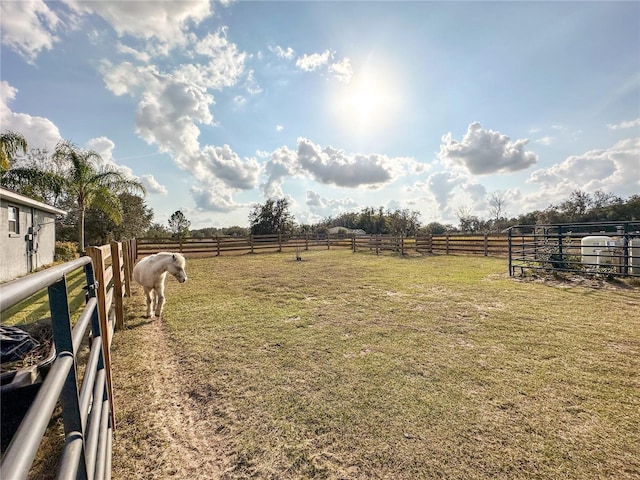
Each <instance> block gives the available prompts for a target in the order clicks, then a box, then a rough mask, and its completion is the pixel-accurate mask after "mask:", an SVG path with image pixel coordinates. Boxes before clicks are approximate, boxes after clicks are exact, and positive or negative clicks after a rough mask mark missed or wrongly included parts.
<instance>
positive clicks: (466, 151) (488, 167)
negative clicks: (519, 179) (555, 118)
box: [439, 122, 538, 175]
mask: <svg viewBox="0 0 640 480" xmlns="http://www.w3.org/2000/svg"><path fill="white" fill-rule="evenodd" d="M442 142H443V143H442V144H441V145H440V154H439V158H440V160H441V161H442V162H443V163H444V164H446V165H450V166H458V167H463V168H465V169H466V170H468V171H469V172H470V173H472V174H475V175H488V174H492V173H510V172H516V171H519V170H524V169H526V168H528V167H530V166H532V165H534V164H535V163H536V162H537V161H538V156H537V155H536V154H535V153H533V152H530V151H525V149H524V147H525V146H526V144H527V143H528V142H529V140H527V139H519V140H516V141H515V142H512V141H511V139H510V138H509V137H507V136H506V135H503V134H501V133H500V132H495V131H493V130H484V129H483V128H482V125H480V123H479V122H474V123H472V124H470V125H469V127H468V129H467V133H466V134H465V135H464V137H463V139H462V141H461V142H458V141H456V140H454V139H453V138H452V136H451V133H448V134H447V135H445V136H443V137H442Z"/></svg>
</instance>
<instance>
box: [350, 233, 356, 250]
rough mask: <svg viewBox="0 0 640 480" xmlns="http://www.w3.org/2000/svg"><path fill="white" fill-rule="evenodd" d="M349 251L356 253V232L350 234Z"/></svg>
mask: <svg viewBox="0 0 640 480" xmlns="http://www.w3.org/2000/svg"><path fill="white" fill-rule="evenodd" d="M351 251H352V252H353V253H356V234H355V233H352V234H351Z"/></svg>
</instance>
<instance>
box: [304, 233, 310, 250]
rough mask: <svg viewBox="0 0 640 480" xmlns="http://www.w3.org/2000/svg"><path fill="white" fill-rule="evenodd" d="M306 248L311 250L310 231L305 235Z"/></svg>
mask: <svg viewBox="0 0 640 480" xmlns="http://www.w3.org/2000/svg"><path fill="white" fill-rule="evenodd" d="M304 249H305V250H309V232H307V234H306V235H305V241H304Z"/></svg>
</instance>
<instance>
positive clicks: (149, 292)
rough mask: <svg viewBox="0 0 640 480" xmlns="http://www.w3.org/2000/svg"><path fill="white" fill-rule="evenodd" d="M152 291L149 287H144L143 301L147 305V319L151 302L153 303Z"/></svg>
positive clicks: (149, 315) (149, 314)
mask: <svg viewBox="0 0 640 480" xmlns="http://www.w3.org/2000/svg"><path fill="white" fill-rule="evenodd" d="M152 295H153V290H152V289H151V288H149V287H144V299H145V302H146V303H147V318H149V317H151V302H153V298H152Z"/></svg>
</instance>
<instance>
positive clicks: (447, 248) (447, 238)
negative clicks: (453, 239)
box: [445, 233, 449, 255]
mask: <svg viewBox="0 0 640 480" xmlns="http://www.w3.org/2000/svg"><path fill="white" fill-rule="evenodd" d="M445 251H446V254H447V255H449V234H448V233H447V236H446V248H445Z"/></svg>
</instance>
